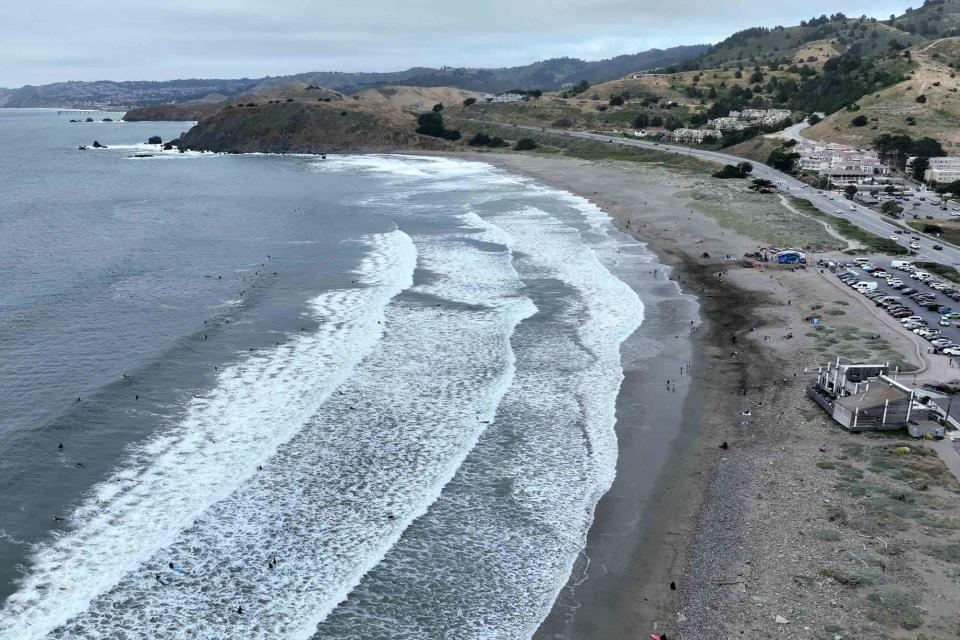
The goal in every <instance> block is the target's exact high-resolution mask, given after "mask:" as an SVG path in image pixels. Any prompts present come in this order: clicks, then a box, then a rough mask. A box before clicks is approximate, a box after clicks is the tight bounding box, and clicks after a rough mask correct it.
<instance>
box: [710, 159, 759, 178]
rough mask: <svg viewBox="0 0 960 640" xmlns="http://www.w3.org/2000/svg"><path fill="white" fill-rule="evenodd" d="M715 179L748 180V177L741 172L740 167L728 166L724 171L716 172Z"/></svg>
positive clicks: (725, 166)
mask: <svg viewBox="0 0 960 640" xmlns="http://www.w3.org/2000/svg"><path fill="white" fill-rule="evenodd" d="M740 164H744V163H740ZM751 169H752V167H751ZM713 177H714V178H720V179H721V180H731V179H735V178H746V177H747V176H746V174H745V173H744V172H743V171H741V170H740V165H732V164H727V165H724V166H723V168H722V169H719V170H717V171H714V172H713Z"/></svg>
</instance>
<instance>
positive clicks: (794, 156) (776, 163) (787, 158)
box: [767, 148, 800, 172]
mask: <svg viewBox="0 0 960 640" xmlns="http://www.w3.org/2000/svg"><path fill="white" fill-rule="evenodd" d="M798 159H800V154H799V153H793V152H790V151H784V150H783V149H780V148H777V149H774V150H773V151H771V152H770V156H769V157H768V158H767V164H769V165H770V166H771V167H773V168H774V169H779V170H780V171H788V172H789V171H793V165H794V164H795V163H796V161H797V160H798Z"/></svg>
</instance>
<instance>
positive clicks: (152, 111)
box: [123, 102, 223, 122]
mask: <svg viewBox="0 0 960 640" xmlns="http://www.w3.org/2000/svg"><path fill="white" fill-rule="evenodd" d="M222 106H223V105H221V104H219V103H216V102H196V103H184V104H157V105H150V106H148V107H140V108H138V109H131V110H130V111H127V112H126V113H125V114H124V116H123V120H124V121H125V122H154V121H175V122H191V121H194V120H200V119H202V118H206V117H207V116H210V115H213V114H214V113H216V112H217V111H219V110H220V108H221V107H222Z"/></svg>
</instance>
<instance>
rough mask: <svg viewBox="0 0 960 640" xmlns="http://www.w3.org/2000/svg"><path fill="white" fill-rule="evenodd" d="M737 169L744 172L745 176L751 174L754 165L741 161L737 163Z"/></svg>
mask: <svg viewBox="0 0 960 640" xmlns="http://www.w3.org/2000/svg"><path fill="white" fill-rule="evenodd" d="M737 170H738V171H739V172H740V173H741V174H743V175H744V176H746V175H748V174H750V173H751V172H752V171H753V165H752V164H750V163H749V162H746V161H744V162H741V163H739V164H737Z"/></svg>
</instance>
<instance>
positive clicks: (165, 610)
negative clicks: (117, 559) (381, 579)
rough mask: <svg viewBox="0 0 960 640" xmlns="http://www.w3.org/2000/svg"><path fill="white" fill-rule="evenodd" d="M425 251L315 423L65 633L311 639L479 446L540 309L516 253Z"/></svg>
mask: <svg viewBox="0 0 960 640" xmlns="http://www.w3.org/2000/svg"><path fill="white" fill-rule="evenodd" d="M417 250H418V253H419V254H420V256H421V259H422V266H423V267H424V268H425V269H428V270H429V271H430V272H431V278H430V279H431V282H430V283H429V284H425V285H421V286H418V287H416V288H415V289H414V293H416V294H417V295H415V296H413V297H410V299H409V300H406V298H407V297H406V296H404V297H401V298H398V299H395V300H394V301H393V302H392V303H391V305H390V306H389V307H388V309H387V311H386V314H385V329H384V336H383V339H382V340H381V341H380V342H379V343H378V345H377V347H376V348H375V349H374V350H373V352H372V353H371V354H370V356H369V357H368V358H367V359H365V360H364V361H363V362H362V363H361V364H360V365H359V366H358V367H357V368H356V369H355V370H354V372H353V375H352V376H351V378H350V379H349V380H348V381H346V382H345V383H344V384H343V385H341V386H340V388H339V389H338V393H337V394H334V395H333V396H332V397H331V398H330V399H329V400H328V401H327V402H326V403H325V404H324V405H323V406H322V407H321V408H320V410H319V411H318V413H317V415H316V416H315V417H314V418H313V419H311V420H310V423H309V424H308V426H307V427H306V428H304V429H302V430H301V431H300V432H299V433H297V434H296V435H295V436H294V437H293V438H292V439H291V440H290V441H289V442H288V443H287V444H286V445H284V446H282V447H280V449H279V450H278V452H277V454H276V455H274V456H273V457H272V458H271V459H270V460H269V461H267V462H265V463H264V469H263V471H261V472H259V473H256V474H255V475H254V476H253V477H252V478H250V479H249V480H248V481H247V482H246V483H244V484H243V486H242V487H240V488H239V489H238V490H237V491H236V492H234V493H233V494H232V495H230V496H228V497H226V498H225V499H223V500H222V501H220V502H219V503H217V504H216V505H214V506H212V507H211V508H210V509H208V510H207V511H206V512H205V513H204V514H203V515H202V517H201V518H199V519H198V520H197V521H196V523H195V524H194V526H192V527H191V528H190V529H188V530H186V531H184V532H183V533H182V534H181V535H180V536H179V537H178V539H177V540H176V541H175V542H174V543H173V545H172V546H171V547H170V548H167V549H164V550H163V551H162V552H160V553H158V554H156V555H155V556H154V557H153V558H151V559H150V560H149V561H148V562H146V563H145V564H144V565H143V566H142V567H141V568H140V570H138V571H136V572H131V573H129V574H128V575H127V576H126V577H125V578H124V579H123V580H122V581H121V582H120V583H119V584H118V585H117V586H116V587H115V588H114V589H112V590H111V591H109V592H108V593H106V594H104V595H103V596H102V597H100V598H98V599H97V600H96V601H95V602H94V603H93V605H92V606H91V607H90V609H89V610H88V611H86V612H84V613H83V614H81V615H80V616H78V617H76V618H75V619H73V620H72V621H70V622H69V623H68V624H67V625H65V626H64V627H62V628H61V629H58V630H57V632H56V633H55V634H54V635H55V637H63V638H73V637H88V636H90V637H121V636H122V637H127V638H157V637H163V638H181V637H183V638H188V637H191V638H192V637H200V638H206V637H209V638H241V637H242V638H308V637H310V635H312V633H313V632H314V629H315V628H316V625H317V623H318V622H320V621H321V620H322V619H323V618H324V617H325V616H326V615H327V614H328V613H329V612H330V611H331V610H332V609H333V608H334V607H335V606H336V605H337V604H338V603H340V602H341V601H342V600H343V599H344V598H346V596H347V594H348V593H349V592H350V590H352V589H353V587H354V586H355V585H356V584H357V583H358V582H359V580H360V579H361V577H362V576H363V575H364V574H365V573H366V572H367V571H369V570H370V568H372V567H373V566H375V565H376V564H377V563H379V562H380V560H381V559H382V557H383V556H384V554H385V553H386V552H387V551H388V550H389V549H390V547H392V546H393V545H394V544H395V543H396V542H397V540H398V539H399V538H400V535H401V534H402V532H403V531H404V529H405V528H406V527H407V526H409V524H410V523H411V522H412V521H413V520H414V519H415V518H417V517H419V516H421V515H422V514H423V513H424V512H425V511H426V510H427V508H428V507H429V505H430V504H432V503H433V502H434V501H435V500H436V498H437V497H438V496H439V494H440V491H441V489H442V487H443V486H444V485H445V484H446V483H447V482H448V481H449V480H450V478H451V477H452V476H453V474H454V473H455V472H456V470H457V469H458V468H459V466H460V464H461V462H462V460H463V459H464V457H465V456H466V455H467V454H468V453H469V451H470V450H471V449H472V448H473V446H474V444H475V442H476V440H477V438H478V437H479V435H480V434H481V433H482V432H483V431H484V429H486V427H487V424H488V423H489V422H490V421H491V420H492V419H493V416H494V412H495V409H496V407H497V405H498V403H499V401H500V398H501V397H502V396H503V394H504V393H506V391H507V389H508V388H509V386H510V382H511V380H512V376H513V355H512V351H511V349H510V345H509V338H510V334H511V333H512V331H513V328H514V327H515V326H516V324H517V323H518V322H520V321H521V320H522V319H523V318H525V317H528V316H529V315H531V314H532V313H534V312H535V308H534V307H533V305H532V304H531V303H530V301H529V300H527V299H526V298H524V297H523V296H521V295H520V294H519V290H520V288H521V286H522V284H521V283H520V281H519V280H518V278H517V276H516V273H515V272H514V271H513V268H512V266H511V264H510V255H509V252H507V251H506V250H504V251H500V252H492V251H484V250H482V249H479V248H476V247H472V246H470V245H468V244H466V243H464V242H462V241H460V243H459V244H457V242H456V241H454V240H452V239H447V238H443V239H440V240H433V239H421V240H417ZM458 255H459V256H460V258H461V259H459V260H458V259H457V256H458ZM422 296H427V298H426V299H424V298H423V297H422ZM405 300H406V301H405ZM434 300H440V301H442V302H440V303H439V304H440V306H437V305H436V304H435V303H434V302H433V301H434ZM451 303H452V304H451ZM463 304H467V305H480V308H470V309H465V308H463V307H462V306H460V305H463ZM273 557H276V558H277V559H278V564H277V566H276V567H274V568H272V569H271V568H268V567H267V564H268V562H269V560H270V559H271V558H273ZM171 558H172V559H174V560H175V562H176V563H177V564H178V565H181V566H183V567H184V569H185V571H186V572H187V573H182V574H181V573H176V572H170V571H167V570H165V568H164V566H165V564H166V562H167V561H168V560H169V559H171ZM160 572H162V574H163V579H164V581H166V580H167V579H168V578H169V580H170V581H171V583H170V584H169V585H160V584H159V583H158V581H157V580H156V578H155V574H157V573H160ZM128 602H136V603H137V604H136V606H135V607H130V606H125V603H128ZM237 606H242V607H243V610H244V615H237V614H236V608H237Z"/></svg>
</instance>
